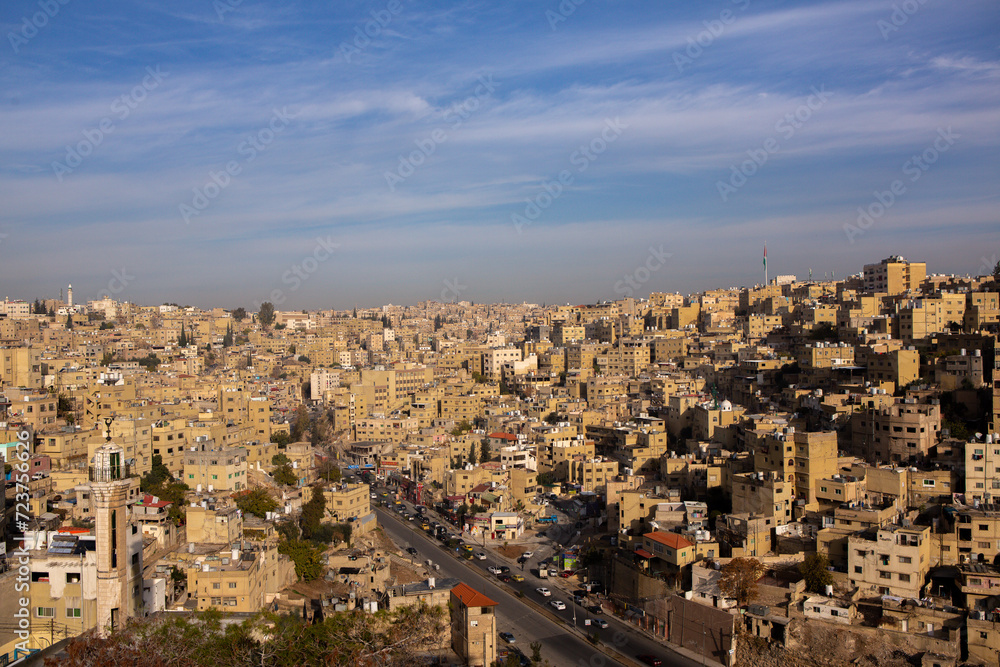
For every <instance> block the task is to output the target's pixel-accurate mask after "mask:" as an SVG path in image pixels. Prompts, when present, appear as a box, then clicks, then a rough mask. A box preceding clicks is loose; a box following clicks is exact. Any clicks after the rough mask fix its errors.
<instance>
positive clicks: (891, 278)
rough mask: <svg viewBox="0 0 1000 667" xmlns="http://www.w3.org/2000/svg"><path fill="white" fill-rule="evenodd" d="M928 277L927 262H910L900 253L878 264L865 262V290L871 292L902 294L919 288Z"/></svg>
mask: <svg viewBox="0 0 1000 667" xmlns="http://www.w3.org/2000/svg"><path fill="white" fill-rule="evenodd" d="M926 277H927V263H926V262H908V261H906V259H904V258H903V257H900V256H899V255H893V256H892V257H887V258H886V259H883V260H882V261H881V262H879V263H878V264H865V267H864V273H863V281H864V290H865V292H867V293H869V294H872V293H875V292H883V293H886V294H888V295H890V296H892V295H895V294H902V293H904V292H908V291H916V290H918V289H919V288H920V283H922V282H923V281H924V279H925V278H926Z"/></svg>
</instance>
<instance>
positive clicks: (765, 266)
mask: <svg viewBox="0 0 1000 667" xmlns="http://www.w3.org/2000/svg"><path fill="white" fill-rule="evenodd" d="M764 287H767V241H764Z"/></svg>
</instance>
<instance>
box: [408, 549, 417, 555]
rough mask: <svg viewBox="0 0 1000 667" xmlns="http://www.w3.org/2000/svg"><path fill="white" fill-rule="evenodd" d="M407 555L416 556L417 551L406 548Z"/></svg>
mask: <svg viewBox="0 0 1000 667" xmlns="http://www.w3.org/2000/svg"><path fill="white" fill-rule="evenodd" d="M406 553H408V554H410V555H411V556H416V555H417V550H416V549H415V548H413V547H406Z"/></svg>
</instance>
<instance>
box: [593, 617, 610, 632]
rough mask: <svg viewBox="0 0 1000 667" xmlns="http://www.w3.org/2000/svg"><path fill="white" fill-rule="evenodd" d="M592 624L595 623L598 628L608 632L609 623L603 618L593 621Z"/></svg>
mask: <svg viewBox="0 0 1000 667" xmlns="http://www.w3.org/2000/svg"><path fill="white" fill-rule="evenodd" d="M591 623H593V624H594V625H596V626H597V627H599V628H600V629H601V630H607V629H608V622H607V621H605V620H604V619H603V618H598V619H595V620H593V621H591Z"/></svg>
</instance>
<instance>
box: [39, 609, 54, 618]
mask: <svg viewBox="0 0 1000 667" xmlns="http://www.w3.org/2000/svg"><path fill="white" fill-rule="evenodd" d="M55 615H56V608H55V607H36V608H35V616H38V617H39V618H55Z"/></svg>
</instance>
